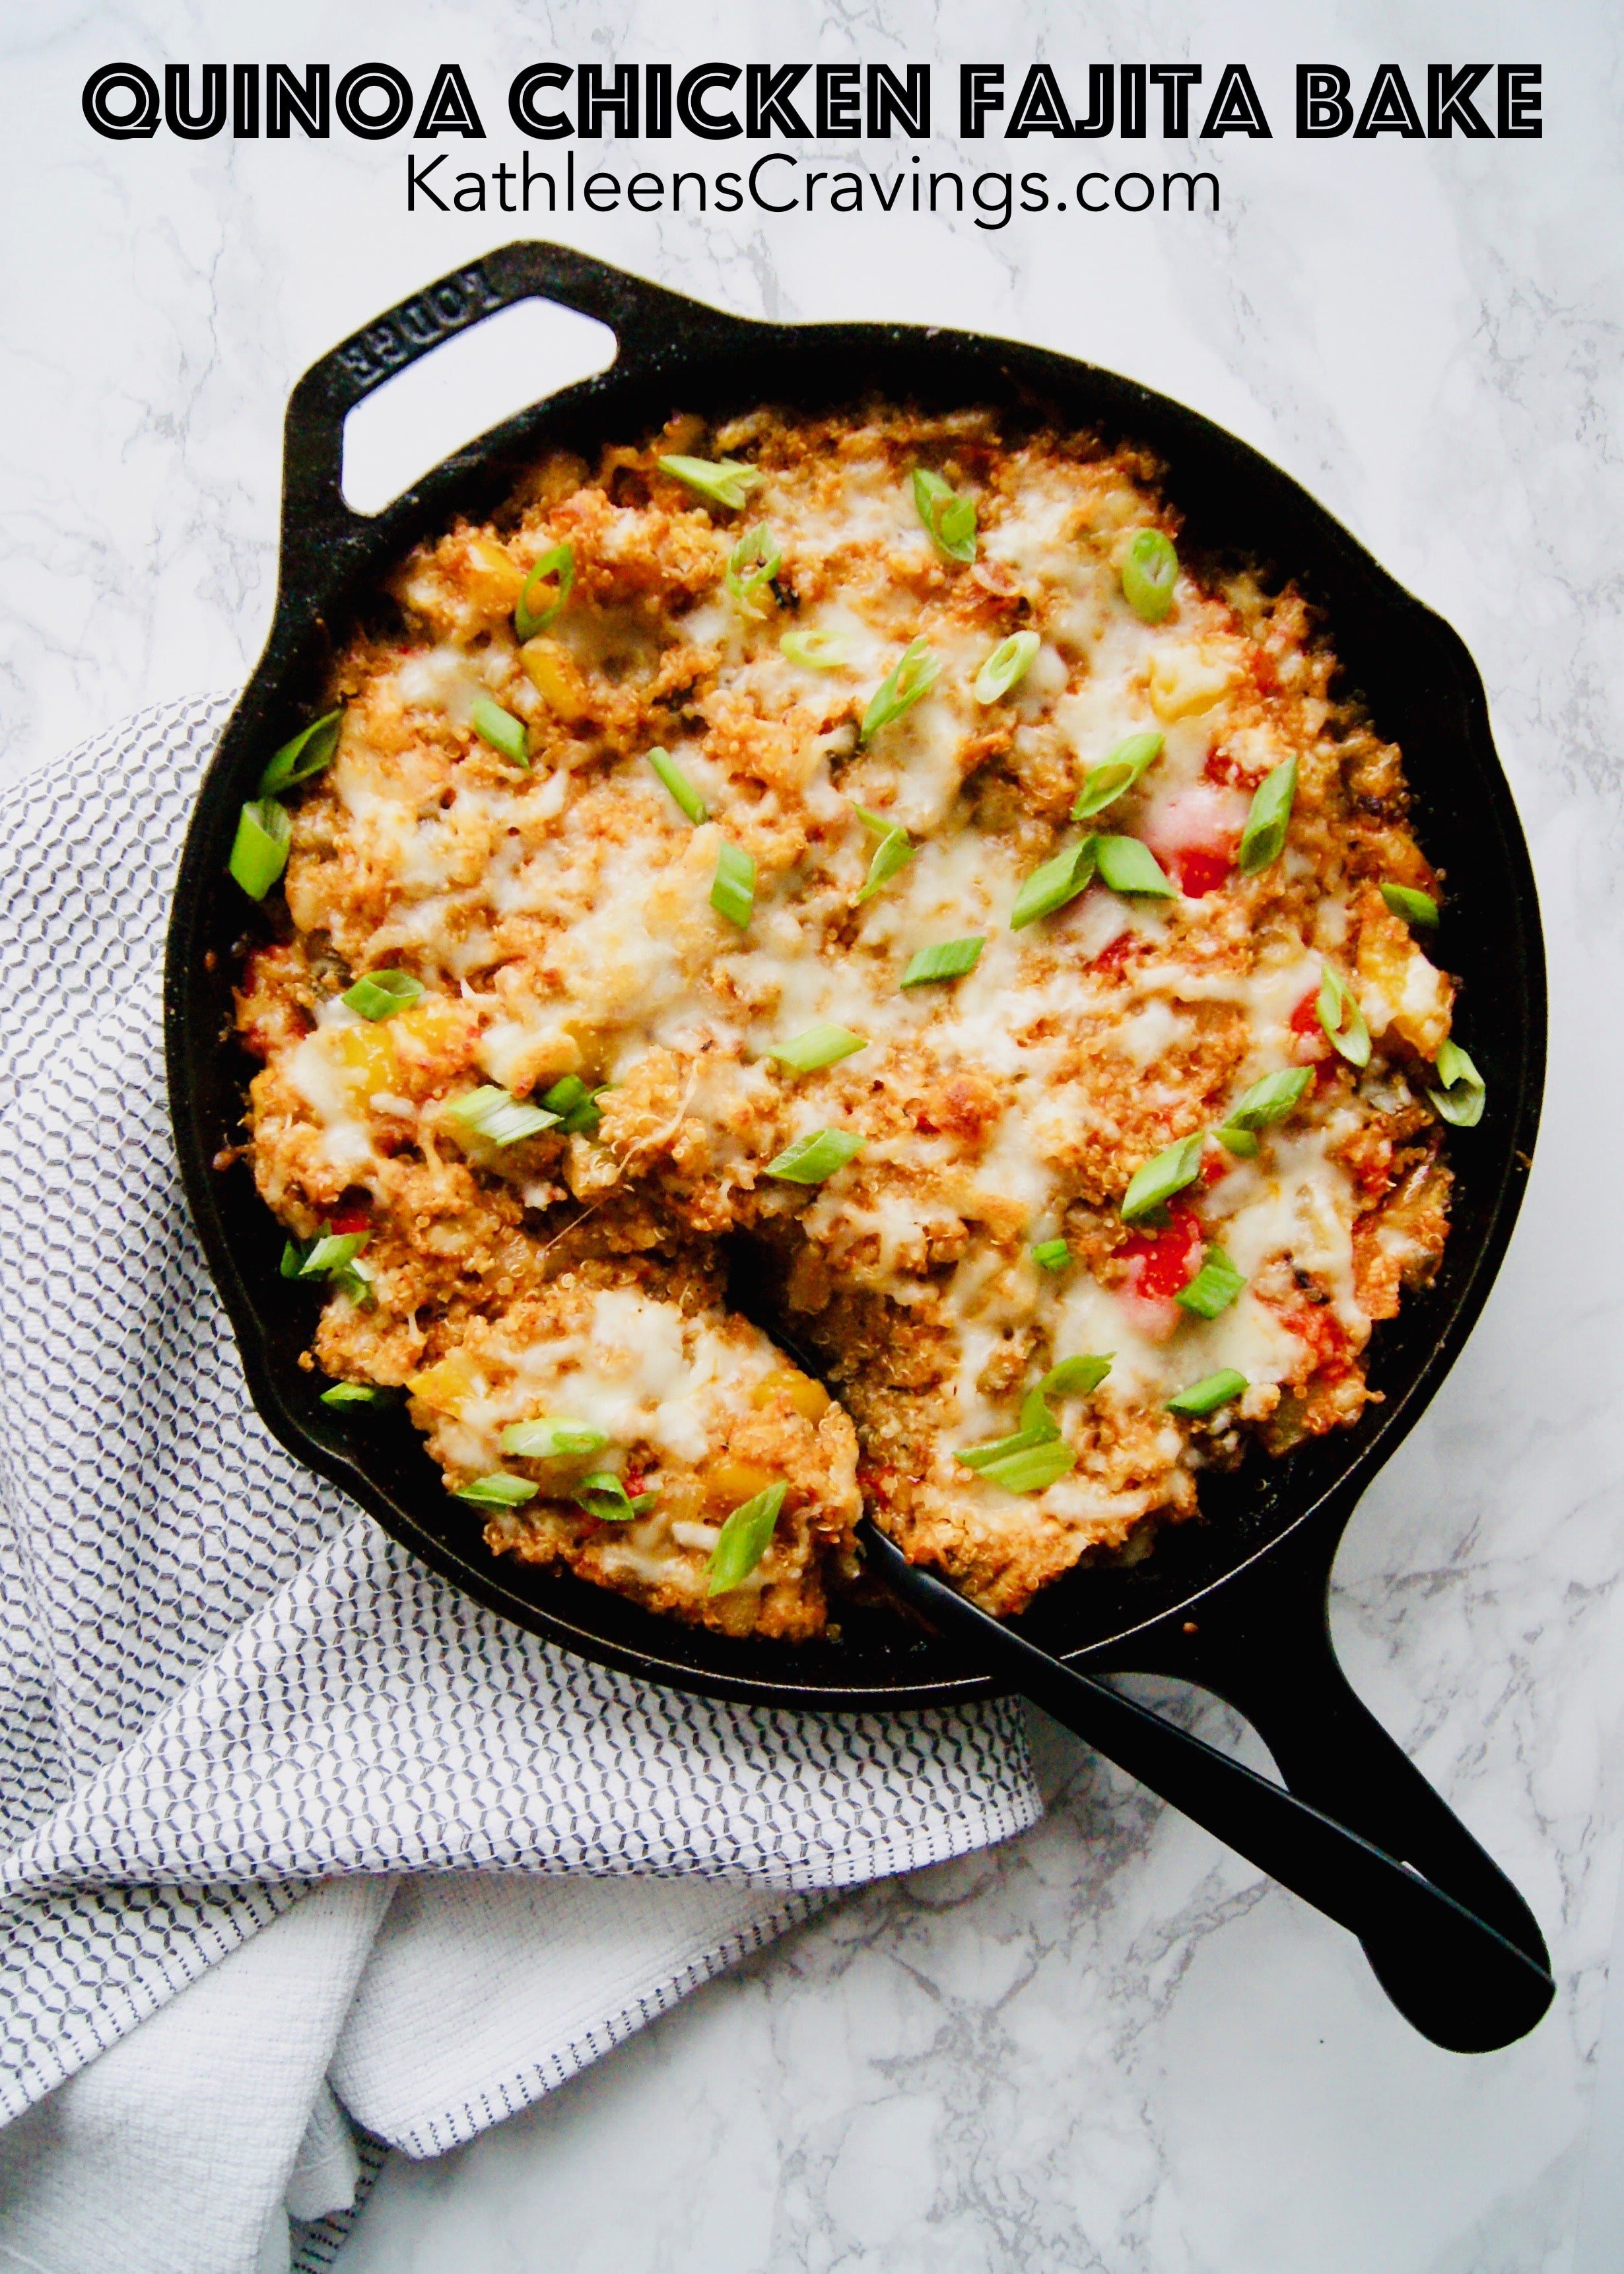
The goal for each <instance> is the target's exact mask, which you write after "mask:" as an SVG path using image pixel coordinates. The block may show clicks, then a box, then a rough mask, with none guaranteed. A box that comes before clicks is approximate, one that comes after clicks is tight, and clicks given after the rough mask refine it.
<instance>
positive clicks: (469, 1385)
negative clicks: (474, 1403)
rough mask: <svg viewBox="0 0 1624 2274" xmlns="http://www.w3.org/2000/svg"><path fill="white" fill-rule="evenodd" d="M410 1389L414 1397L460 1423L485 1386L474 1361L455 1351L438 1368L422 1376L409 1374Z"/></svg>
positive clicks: (425, 1371)
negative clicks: (469, 1404)
mask: <svg viewBox="0 0 1624 2274" xmlns="http://www.w3.org/2000/svg"><path fill="white" fill-rule="evenodd" d="M406 1387H407V1389H410V1392H411V1394H412V1396H413V1397H420V1398H421V1399H422V1400H423V1402H424V1404H425V1405H432V1407H433V1408H434V1410H435V1412H437V1413H448V1414H450V1416H451V1418H452V1419H453V1420H459V1419H461V1418H462V1409H463V1407H464V1406H465V1405H466V1404H467V1403H468V1401H469V1400H470V1398H472V1397H477V1395H478V1393H479V1391H480V1389H482V1387H483V1384H482V1382H481V1381H480V1378H479V1375H478V1374H477V1373H476V1372H475V1370H474V1364H473V1360H472V1359H470V1358H469V1357H468V1356H467V1355H466V1354H465V1353H464V1352H462V1351H453V1352H451V1354H450V1356H449V1357H448V1358H442V1359H440V1362H439V1364H438V1365H436V1366H428V1367H424V1369H423V1371H422V1373H421V1374H408V1375H407V1377H406Z"/></svg>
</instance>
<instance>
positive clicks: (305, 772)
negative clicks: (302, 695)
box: [259, 709, 344, 797]
mask: <svg viewBox="0 0 1624 2274" xmlns="http://www.w3.org/2000/svg"><path fill="white" fill-rule="evenodd" d="M343 716H344V714H343V712H342V709H340V710H337V711H329V712H327V716H326V717H325V718H324V719H313V720H312V723H311V724H310V725H309V726H308V727H302V728H301V729H300V731H299V732H298V733H297V734H296V735H295V736H294V737H293V740H292V741H291V742H284V743H283V744H282V748H281V749H280V750H278V751H277V753H276V755H275V757H273V758H272V760H271V762H270V764H268V765H267V767H266V769H265V772H263V773H262V774H261V775H260V777H259V794H260V796H261V797H277V796H280V795H281V794H282V791H283V790H285V789H291V788H292V787H293V785H294V784H295V782H302V781H308V780H309V779H310V778H311V776H312V774H319V773H320V772H321V769H322V768H323V766H325V765H328V764H331V762H332V757H333V753H334V751H335V749H337V748H338V730H339V727H340V726H341V725H342V722H343Z"/></svg>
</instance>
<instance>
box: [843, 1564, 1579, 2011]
mask: <svg viewBox="0 0 1624 2274" xmlns="http://www.w3.org/2000/svg"><path fill="white" fill-rule="evenodd" d="M862 1532H863V1546H864V1552H865V1555H866V1557H867V1560H868V1565H869V1568H870V1570H873V1571H874V1572H875V1573H876V1576H877V1577H880V1578H882V1579H883V1580H884V1581H885V1583H886V1584H887V1585H889V1586H890V1587H891V1588H892V1589H893V1591H894V1592H895V1593H897V1594H898V1595H900V1596H901V1597H902V1598H903V1599H904V1600H906V1601H907V1602H909V1603H910V1604H912V1605H913V1607H914V1608H915V1609H916V1610H917V1611H919V1612H920V1613H921V1615H923V1616H924V1617H925V1618H926V1619H928V1620H929V1623H930V1624H931V1625H932V1626H933V1627H935V1628H936V1629H937V1630H938V1631H939V1632H940V1633H942V1634H944V1635H951V1636H952V1637H954V1638H957V1639H959V1640H960V1641H962V1642H963V1643H964V1644H965V1645H966V1654H968V1655H971V1656H972V1657H973V1658H974V1660H976V1661H979V1662H980V1663H981V1664H982V1665H983V1666H985V1667H986V1668H987V1669H988V1671H989V1673H991V1674H994V1675H996V1676H997V1677H998V1678H999V1679H1000V1680H1001V1681H1003V1682H1004V1683H1008V1684H1009V1685H1010V1686H1011V1687H1012V1688H1014V1689H1018V1690H1020V1691H1022V1692H1023V1693H1024V1695H1025V1696H1026V1697H1027V1698H1032V1699H1033V1700H1034V1702H1035V1703H1036V1704H1038V1705H1040V1706H1042V1707H1043V1709H1044V1711H1045V1712H1046V1713H1050V1714H1052V1715H1053V1716H1054V1718H1055V1720H1056V1721H1059V1722H1062V1723H1064V1726H1065V1728H1068V1729H1071V1731H1072V1732H1073V1733H1074V1734H1075V1735H1076V1736H1079V1737H1081V1738H1082V1739H1083V1740H1084V1741H1085V1743H1087V1744H1089V1745H1091V1746H1093V1748H1094V1751H1096V1752H1100V1753H1103V1754H1104V1756H1105V1758H1107V1759H1108V1760H1110V1761H1114V1762H1115V1763H1116V1766H1117V1767H1118V1768H1121V1769H1125V1770H1126V1771H1127V1773H1128V1774H1129V1775H1130V1776H1132V1777H1136V1778H1137V1779H1138V1780H1139V1782H1140V1783H1141V1784H1143V1785H1146V1786H1148V1788H1150V1790H1151V1791H1153V1792H1155V1793H1159V1794H1160V1795H1161V1796H1162V1799H1163V1800H1166V1801H1169V1802H1170V1803H1172V1805H1173V1806H1174V1807H1175V1808H1177V1809H1179V1810H1181V1811H1182V1812H1183V1813H1184V1815H1186V1816H1188V1817H1189V1818H1192V1821H1193V1822H1195V1823H1197V1824H1199V1825H1201V1826H1203V1827H1204V1828H1205V1829H1206V1830H1207V1831H1208V1832H1210V1833H1212V1834H1214V1837H1215V1838H1217V1839H1219V1840H1222V1841H1225V1842H1226V1843H1227V1844H1228V1845H1229V1847H1231V1848H1233V1849H1235V1850H1236V1852H1237V1854H1238V1855H1242V1856H1245V1857H1246V1859H1247V1860H1248V1862H1249V1863H1252V1864H1257V1865H1258V1867H1259V1870H1260V1871H1267V1873H1268V1874H1269V1876H1270V1878H1271V1879H1277V1880H1278V1881H1279V1882H1280V1884H1281V1886H1284V1887H1289V1889H1290V1890H1291V1892H1292V1893H1293V1894H1297V1895H1300V1896H1301V1897H1302V1898H1303V1900H1304V1902H1308V1903H1312V1905H1313V1907H1314V1909H1316V1910H1319V1911H1323V1912H1324V1913H1325V1915H1326V1916H1327V1918H1332V1919H1335V1921H1336V1923H1337V1924H1338V1925H1339V1926H1345V1927H1347V1928H1348V1929H1349V1930H1350V1932H1352V1933H1353V1934H1356V1935H1357V1937H1358V1938H1359V1939H1360V1941H1361V1942H1363V1943H1365V1945H1366V1946H1367V1950H1368V1951H1369V1952H1370V1954H1372V1960H1373V1962H1375V1963H1376V1965H1377V1978H1378V1979H1379V1980H1380V1983H1381V1985H1382V1987H1383V1989H1384V1990H1386V1992H1387V1995H1388V1996H1389V1997H1390V1998H1391V1999H1392V2000H1393V2002H1394V2003H1395V2005H1396V2006H1397V2007H1398V2008H1399V2010H1400V2012H1401V2013H1402V2014H1404V2016H1405V2018H1406V2019H1407V2020H1408V2021H1410V2022H1412V2023H1413V2025H1414V2026H1415V2027H1416V2028H1417V2029H1419V2030H1420V2031H1421V2033H1422V2034H1423V2036H1425V2037H1430V2038H1431V2039H1432V2042H1433V2043H1434V2044H1441V2045H1447V2046H1448V2047H1449V2048H1450V2049H1451V2050H1452V2051H1455V2052H1489V2051H1491V2050H1492V2049H1494V2048H1496V2047H1499V2046H1501V2045H1507V2044H1512V2043H1514V2042H1515V2039H1517V2038H1518V2037H1524V2036H1526V2034H1527V2033H1528V2031H1529V2030H1530V2029H1532V2028H1533V2027H1534V2024H1535V2023H1536V2022H1538V2020H1539V2018H1540V2016H1541V2014H1544V2012H1545V2008H1546V2007H1548V2006H1549V2005H1550V2003H1551V2000H1552V1999H1553V1996H1554V1995H1555V1987H1556V1985H1555V1984H1554V1983H1553V1980H1552V1978H1551V1975H1550V1973H1549V1971H1548V1969H1546V1968H1545V1967H1543V1966H1541V1965H1539V1964H1538V1962H1536V1961H1535V1960H1534V1959H1532V1958H1530V1957H1529V1956H1528V1955H1527V1954H1525V1953H1524V1952H1522V1951H1521V1950H1519V1949H1518V1948H1517V1946H1516V1945H1515V1943H1512V1942H1510V1941H1508V1940H1507V1939H1506V1937H1505V1936H1504V1935H1502V1934H1500V1933H1499V1932H1497V1931H1496V1930H1495V1929H1494V1928H1493V1927H1492V1926H1490V1925H1489V1924H1487V1923H1486V1922H1485V1920H1483V1919H1481V1918H1479V1917H1478V1916H1477V1914H1476V1912H1474V1911H1470V1910H1469V1909H1466V1907H1465V1905H1464V1904H1462V1903H1459V1902H1457V1901H1455V1898H1454V1897H1453V1896H1452V1895H1449V1894H1446V1893H1445V1892H1444V1891H1443V1889H1442V1888H1441V1887H1439V1886H1434V1885H1433V1883H1432V1881H1431V1880H1430V1879H1424V1878H1423V1877H1422V1875H1421V1874H1420V1872H1418V1871H1415V1870H1413V1869H1411V1867H1410V1866H1409V1865H1408V1864H1401V1863H1399V1862H1397V1861H1396V1860H1395V1858H1394V1857H1393V1856H1389V1855H1388V1854H1387V1851H1386V1850H1385V1849H1381V1848H1378V1847H1377V1846H1376V1845H1375V1844H1374V1843H1373V1842H1372V1841H1368V1840H1365V1839H1363V1838H1361V1836H1360V1835H1359V1834H1357V1832H1351V1831H1350V1830H1349V1829H1348V1827H1347V1826H1346V1825H1343V1824H1340V1823H1338V1822H1337V1820H1336V1818H1335V1817H1332V1816H1327V1815H1326V1814H1324V1813H1323V1812H1322V1811H1320V1810H1319V1809H1317V1808H1312V1807H1310V1806H1309V1804H1308V1803H1306V1802H1305V1801H1301V1800H1297V1799H1296V1798H1295V1797H1294V1796H1292V1795H1291V1794H1290V1793H1289V1792H1287V1791H1286V1790H1285V1789H1284V1788H1282V1786H1280V1785H1276V1784H1273V1783H1271V1782H1270V1781H1269V1780H1268V1779H1267V1777H1261V1776H1259V1775H1258V1774H1257V1773H1255V1772H1254V1771H1253V1770H1252V1769H1249V1768H1246V1767H1245V1766H1243V1764H1242V1763H1240V1762H1239V1761H1236V1760H1231V1759H1230V1758H1229V1755H1228V1754H1226V1753H1221V1752H1219V1751H1217V1750H1216V1748H1215V1747H1214V1746H1212V1745H1209V1744H1207V1743H1205V1742H1204V1741H1203V1740H1202V1739H1201V1738H1199V1737H1194V1736H1189V1735H1188V1734H1187V1733H1186V1732H1185V1731H1184V1730H1183V1729H1180V1728H1175V1726H1174V1725H1173V1724H1172V1723H1171V1722H1169V1721H1163V1720H1162V1717H1161V1716H1160V1715H1159V1714H1157V1713H1151V1712H1150V1711H1149V1710H1148V1709H1147V1707H1145V1706H1139V1705H1137V1704H1136V1703H1135V1702H1134V1701H1133V1699H1132V1698H1124V1696H1122V1695H1121V1693H1120V1692H1118V1691H1117V1690H1112V1689H1110V1688H1109V1687H1108V1685H1107V1684H1106V1683H1102V1682H1098V1681H1095V1680H1094V1678H1093V1677H1092V1676H1091V1675H1086V1674H1079V1673H1078V1672H1076V1671H1075V1670H1074V1669H1073V1668H1071V1667H1069V1666H1067V1665H1066V1664H1064V1661H1063V1660H1060V1659H1057V1658H1054V1657H1051V1656H1050V1654H1049V1652H1047V1651H1045V1650H1040V1649H1039V1648H1038V1647H1037V1645H1035V1644H1034V1643H1030V1642H1028V1641H1027V1640H1026V1638H1025V1637H1024V1636H1021V1635H1018V1634H1016V1633H1014V1632H1013V1631H1012V1630H1011V1629H1010V1628H1009V1627H1007V1626H1004V1625H1003V1624H1002V1623H1000V1622H999V1621H998V1620H997V1619H995V1618H993V1617H992V1616H991V1615H989V1613H987V1612H985V1611H982V1610H978V1609H977V1608H976V1607H975V1605H974V1603H971V1602H969V1601H967V1600H966V1598H965V1597H964V1596H962V1595H961V1594H959V1593H958V1592H957V1591H956V1590H955V1589H954V1588H952V1587H950V1586H948V1585H946V1584H945V1583H944V1581H942V1580H940V1579H937V1578H934V1577H932V1576H931V1575H930V1574H929V1572H927V1571H922V1570H920V1569H919V1568H918V1567H917V1566H916V1565H914V1564H911V1563H909V1562H907V1561H906V1558H905V1557H904V1556H903V1555H902V1554H901V1551H900V1550H899V1549H898V1547H896V1546H895V1545H894V1544H893V1543H892V1542H891V1540H888V1539H886V1538H885V1536H884V1534H883V1532H880V1531H879V1530H878V1529H877V1527H876V1526H875V1525H872V1524H869V1523H865V1524H864V1525H863V1526H862Z"/></svg>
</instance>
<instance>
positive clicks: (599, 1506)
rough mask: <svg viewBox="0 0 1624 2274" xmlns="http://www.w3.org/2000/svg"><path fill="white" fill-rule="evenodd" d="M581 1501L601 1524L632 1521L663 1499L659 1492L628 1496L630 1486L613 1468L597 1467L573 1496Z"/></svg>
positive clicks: (580, 1504) (589, 1513)
mask: <svg viewBox="0 0 1624 2274" xmlns="http://www.w3.org/2000/svg"><path fill="white" fill-rule="evenodd" d="M573 1497H574V1499H575V1502H577V1504H578V1505H579V1506H580V1507H582V1508H583V1509H585V1510H586V1512H587V1514H588V1515H589V1516H595V1517H597V1518H598V1522H599V1523H600V1524H629V1523H630V1522H631V1520H632V1518H633V1517H635V1516H642V1515H643V1513H644V1512H645V1510H649V1509H651V1508H652V1507H653V1505H654V1503H655V1502H656V1501H657V1500H658V1498H659V1495H658V1493H639V1494H638V1495H637V1496H636V1498H635V1500H634V1499H628V1496H627V1491H626V1487H625V1486H624V1485H623V1484H622V1483H621V1482H620V1479H619V1477H617V1476H616V1474H615V1473H614V1471H613V1469H595V1470H594V1471H593V1472H592V1474H591V1475H590V1477H583V1478H582V1480H581V1481H580V1483H579V1484H578V1485H577V1486H576V1487H575V1493H574V1495H573Z"/></svg>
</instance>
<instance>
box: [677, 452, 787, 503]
mask: <svg viewBox="0 0 1624 2274" xmlns="http://www.w3.org/2000/svg"><path fill="white" fill-rule="evenodd" d="M658 464H659V469H660V471H661V472H662V473H665V474H672V475H674V476H675V478H676V479H677V480H678V481H680V482H682V483H684V484H686V486H688V488H689V489H691V490H692V491H693V492H694V493H695V496H696V497H702V498H703V499H704V501H705V502H706V504H707V505H719V506H722V507H725V508H726V510H727V511H728V512H729V513H737V512H738V510H739V508H740V507H741V505H742V504H743V503H744V501H745V500H746V499H747V498H748V496H749V495H750V493H751V492H752V491H754V490H758V489H759V488H760V487H761V485H762V476H761V473H760V472H759V471H758V470H757V469H756V467H755V466H747V465H746V464H744V463H742V461H741V460H740V459H738V458H683V457H672V458H661V459H660V460H659V461H658Z"/></svg>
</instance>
